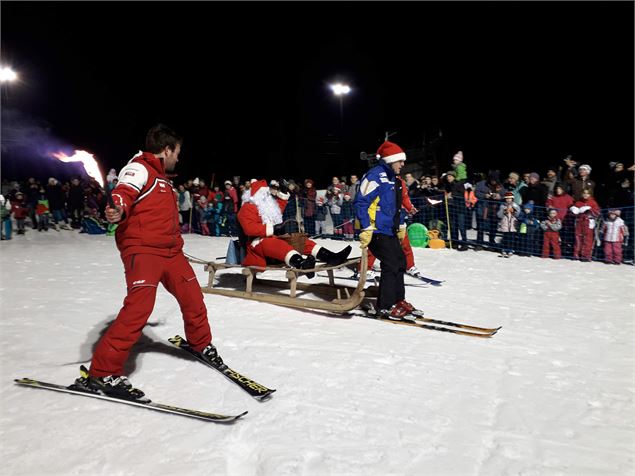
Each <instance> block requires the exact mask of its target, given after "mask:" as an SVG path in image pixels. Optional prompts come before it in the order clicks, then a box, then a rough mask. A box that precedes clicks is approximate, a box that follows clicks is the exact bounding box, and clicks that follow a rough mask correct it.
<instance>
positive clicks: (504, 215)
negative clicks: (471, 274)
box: [496, 191, 520, 258]
mask: <svg viewBox="0 0 635 476" xmlns="http://www.w3.org/2000/svg"><path fill="white" fill-rule="evenodd" d="M504 198H505V202H504V203H501V205H500V207H499V209H498V213H497V214H496V216H498V231H499V232H501V233H502V234H503V240H502V242H501V254H500V255H499V256H501V257H503V258H509V257H510V256H511V255H513V254H514V250H515V248H516V234H517V232H518V216H519V215H520V206H519V205H518V204H517V203H516V202H514V194H513V193H512V192H509V191H508V192H505V195H504Z"/></svg>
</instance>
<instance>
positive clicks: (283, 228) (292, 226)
mask: <svg viewBox="0 0 635 476" xmlns="http://www.w3.org/2000/svg"><path fill="white" fill-rule="evenodd" d="M297 231H298V222H297V221H295V220H286V221H283V222H282V223H278V224H277V225H274V226H273V234H274V235H275V236H280V235H287V234H289V233H297Z"/></svg>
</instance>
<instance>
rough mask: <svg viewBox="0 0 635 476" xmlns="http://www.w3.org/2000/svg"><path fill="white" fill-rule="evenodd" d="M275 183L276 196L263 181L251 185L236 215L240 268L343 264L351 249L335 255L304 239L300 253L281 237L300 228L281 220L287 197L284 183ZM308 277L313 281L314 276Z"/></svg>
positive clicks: (292, 220)
mask: <svg viewBox="0 0 635 476" xmlns="http://www.w3.org/2000/svg"><path fill="white" fill-rule="evenodd" d="M277 183H278V185H277V190H276V191H275V192H274V193H275V194H276V196H275V197H274V196H273V195H272V193H271V192H270V189H269V187H268V186H267V182H266V181H265V180H257V181H256V182H254V183H252V184H251V194H250V197H249V201H248V202H247V203H244V204H243V206H242V207H241V209H240V211H239V212H238V224H239V225H240V230H239V232H240V238H241V239H240V241H241V245H243V246H244V247H245V248H246V253H245V259H244V260H243V262H242V264H243V266H260V267H263V268H264V267H266V266H267V263H274V262H284V263H285V264H286V265H287V266H290V267H292V268H296V269H313V268H314V267H315V262H316V260H318V261H324V262H326V263H327V264H328V265H333V266H334V265H338V264H341V263H343V262H344V261H346V259H347V258H348V255H349V254H350V252H351V247H350V246H347V247H346V248H344V249H343V250H341V251H340V252H338V253H334V252H333V251H330V250H328V249H326V248H324V247H323V246H320V245H318V244H316V243H315V241H313V240H306V242H305V245H304V250H303V252H302V253H300V252H298V251H296V250H295V249H294V248H293V247H292V246H291V245H290V244H289V243H287V242H286V241H285V240H284V239H283V238H282V236H283V235H288V234H290V233H296V232H297V231H298V229H299V228H298V223H297V221H295V220H294V219H289V220H283V219H282V213H283V211H284V209H285V207H286V206H287V200H288V199H289V196H290V195H289V191H288V188H287V185H286V182H285V181H281V182H277ZM307 276H308V277H309V278H312V277H313V276H314V274H313V273H310V274H307Z"/></svg>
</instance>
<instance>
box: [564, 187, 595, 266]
mask: <svg viewBox="0 0 635 476" xmlns="http://www.w3.org/2000/svg"><path fill="white" fill-rule="evenodd" d="M570 210H571V213H573V214H574V215H575V216H576V219H575V248H574V249H573V259H580V260H581V261H591V254H592V253H593V238H594V230H595V227H596V226H597V224H596V221H597V218H598V216H600V206H599V205H598V204H597V202H596V201H595V199H594V198H593V197H592V196H591V190H589V189H584V190H583V191H582V199H581V200H578V201H577V202H575V205H574V206H572V207H571V208H570Z"/></svg>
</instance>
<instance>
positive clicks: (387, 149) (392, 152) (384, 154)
mask: <svg viewBox="0 0 635 476" xmlns="http://www.w3.org/2000/svg"><path fill="white" fill-rule="evenodd" d="M377 155H379V157H380V158H381V159H382V160H383V161H384V162H386V163H387V164H391V163H393V162H398V161H400V160H404V161H405V160H406V154H405V153H404V151H403V150H402V149H401V147H399V146H398V145H397V144H395V143H394V142H390V141H385V142H384V143H383V144H382V145H380V146H379V149H377Z"/></svg>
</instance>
